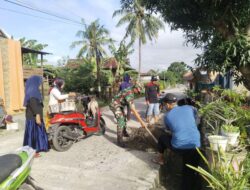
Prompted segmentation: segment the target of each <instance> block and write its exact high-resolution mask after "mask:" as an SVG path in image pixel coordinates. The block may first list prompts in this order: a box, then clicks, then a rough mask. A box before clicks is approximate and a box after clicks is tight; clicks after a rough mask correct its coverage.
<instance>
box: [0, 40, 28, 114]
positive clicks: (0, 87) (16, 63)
mask: <svg viewBox="0 0 250 190" xmlns="http://www.w3.org/2000/svg"><path fill="white" fill-rule="evenodd" d="M0 96H1V97H2V98H3V99H4V103H5V107H6V110H7V112H8V113H11V114H13V113H15V112H20V111H22V110H23V99H24V82H23V68H22V55H21V44H20V42H19V41H15V40H12V39H4V38H0Z"/></svg>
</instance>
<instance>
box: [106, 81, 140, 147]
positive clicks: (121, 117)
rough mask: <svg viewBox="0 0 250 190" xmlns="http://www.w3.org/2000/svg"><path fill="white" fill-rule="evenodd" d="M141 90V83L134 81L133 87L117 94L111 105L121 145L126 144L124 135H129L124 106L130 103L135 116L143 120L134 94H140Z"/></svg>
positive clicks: (118, 142) (118, 141)
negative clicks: (136, 106) (136, 107)
mask: <svg viewBox="0 0 250 190" xmlns="http://www.w3.org/2000/svg"><path fill="white" fill-rule="evenodd" d="M141 91H142V87H141V85H140V84H139V83H137V82H134V84H133V85H132V86H131V87H128V88H126V89H124V90H122V91H120V92H119V93H118V94H117V95H115V96H114V97H113V99H112V101H111V103H110V105H109V108H110V110H111V111H112V112H113V113H114V115H115V118H116V120H117V144H118V145H119V146H121V147H124V146H125V145H124V142H123V137H129V135H128V133H127V131H126V127H127V120H126V116H125V114H124V107H125V106H126V105H128V104H129V106H130V108H131V111H132V113H133V114H134V115H135V117H136V118H137V119H138V120H139V122H140V123H141V121H142V120H141V118H140V116H139V114H138V112H137V111H136V109H135V105H134V94H139V93H140V92H141ZM142 125H143V124H142Z"/></svg>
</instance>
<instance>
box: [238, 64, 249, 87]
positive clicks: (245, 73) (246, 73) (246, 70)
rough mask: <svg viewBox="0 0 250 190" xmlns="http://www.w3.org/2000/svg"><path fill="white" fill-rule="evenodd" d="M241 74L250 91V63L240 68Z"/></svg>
mask: <svg viewBox="0 0 250 190" xmlns="http://www.w3.org/2000/svg"><path fill="white" fill-rule="evenodd" d="M240 72H241V74H242V76H243V78H244V80H243V84H244V86H245V87H246V88H247V89H248V90H249V91H250V63H249V64H248V65H246V66H245V67H241V68H240Z"/></svg>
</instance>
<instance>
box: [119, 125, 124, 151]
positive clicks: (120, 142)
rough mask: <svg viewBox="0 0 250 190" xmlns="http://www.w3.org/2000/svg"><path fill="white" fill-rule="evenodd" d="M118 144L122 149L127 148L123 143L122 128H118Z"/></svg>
mask: <svg viewBox="0 0 250 190" xmlns="http://www.w3.org/2000/svg"><path fill="white" fill-rule="evenodd" d="M117 144H118V146H120V147H125V144H124V142H123V132H122V129H121V128H120V127H118V126H117Z"/></svg>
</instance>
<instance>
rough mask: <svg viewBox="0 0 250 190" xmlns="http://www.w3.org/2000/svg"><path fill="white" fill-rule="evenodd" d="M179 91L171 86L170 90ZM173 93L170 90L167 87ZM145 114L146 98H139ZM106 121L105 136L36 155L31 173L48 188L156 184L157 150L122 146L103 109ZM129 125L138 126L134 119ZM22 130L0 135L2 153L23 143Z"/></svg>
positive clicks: (141, 189)
mask: <svg viewBox="0 0 250 190" xmlns="http://www.w3.org/2000/svg"><path fill="white" fill-rule="evenodd" d="M176 91H179V89H174V90H173V89H172V90H171V92H176ZM168 92H170V90H168ZM135 103H136V107H137V109H138V110H139V112H140V113H141V114H142V115H144V110H145V103H144V98H141V99H138V100H136V102H135ZM103 115H104V119H105V121H106V123H107V132H106V134H105V135H104V136H94V135H93V136H90V137H89V138H87V139H84V140H82V141H80V142H78V143H76V144H74V145H73V146H72V148H71V149H70V150H68V151H67V152H56V151H54V150H50V151H49V152H48V153H44V154H43V155H42V157H40V158H36V159H35V160H34V163H33V166H32V172H31V176H32V177H33V178H34V179H35V180H36V184H37V185H38V186H40V187H41V188H43V189H45V190H83V189H91V190H95V189H96V190H102V189H103V190H117V189H119V190H128V189H129V190H134V189H138V190H144V189H151V188H153V187H154V185H155V182H156V180H157V179H158V176H159V173H158V170H159V167H158V166H157V165H155V164H153V163H152V162H151V159H152V158H153V157H155V154H154V153H147V152H142V151H137V150H131V149H130V150H129V149H123V148H120V147H118V146H117V145H116V125H115V123H114V121H113V118H114V117H113V114H112V113H111V112H110V111H109V110H108V109H104V111H103ZM128 126H130V127H139V123H137V122H136V121H134V120H131V121H129V123H128ZM22 139H23V131H22V130H21V131H19V132H15V133H11V134H7V135H4V136H0V142H1V143H0V153H3V152H9V151H10V150H15V149H16V148H18V147H19V146H21V145H22Z"/></svg>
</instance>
